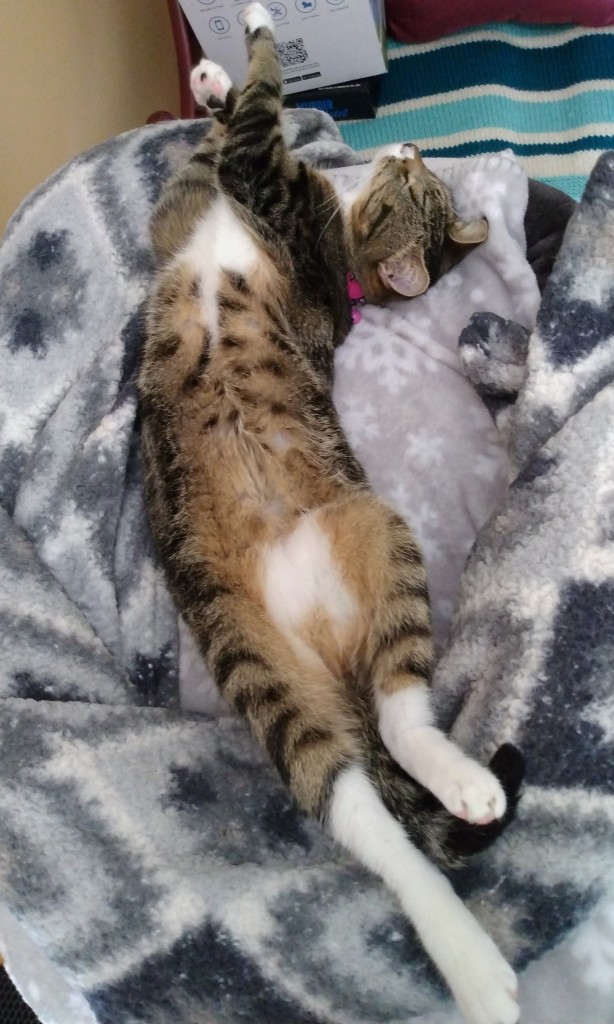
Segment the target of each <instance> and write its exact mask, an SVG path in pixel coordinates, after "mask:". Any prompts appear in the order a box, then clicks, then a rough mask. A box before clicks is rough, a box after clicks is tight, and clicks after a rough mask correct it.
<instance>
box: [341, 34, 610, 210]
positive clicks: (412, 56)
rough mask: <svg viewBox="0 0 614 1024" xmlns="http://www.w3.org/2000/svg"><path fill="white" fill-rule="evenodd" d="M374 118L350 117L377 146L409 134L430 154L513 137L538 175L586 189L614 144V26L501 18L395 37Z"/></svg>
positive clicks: (361, 141) (481, 149) (472, 149)
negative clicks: (411, 39)
mask: <svg viewBox="0 0 614 1024" xmlns="http://www.w3.org/2000/svg"><path fill="white" fill-rule="evenodd" d="M388 60H389V65H388V66H389V70H388V74H387V75H385V76H384V78H383V79H382V84H381V90H380V97H379V106H378V110H377V116H376V118H375V120H371V121H354V122H351V123H343V124H342V125H341V131H342V133H343V136H344V138H345V140H346V142H348V143H349V144H350V145H351V146H353V147H354V148H355V149H358V150H362V151H364V152H366V153H370V152H371V151H372V150H373V149H374V148H376V147H378V146H382V145H384V144H385V143H388V142H395V141H397V140H398V139H411V140H412V141H413V142H415V143H416V145H418V146H419V147H420V149H421V150H422V151H423V153H425V154H427V155H428V156H437V157H444V156H457V157H459V156H474V155H476V154H479V153H496V152H499V150H501V149H504V148H505V147H506V146H511V147H512V148H513V149H514V151H515V153H516V154H517V155H518V156H520V157H521V158H522V161H523V166H524V167H525V168H526V170H527V171H528V173H529V174H530V175H531V177H533V178H536V179H539V180H540V181H545V182H548V183H549V184H551V185H555V186H556V187H557V188H559V189H562V190H563V191H565V192H567V193H568V194H569V195H570V196H573V197H574V198H575V199H579V198H580V195H581V194H582V190H583V188H584V185H585V184H586V180H587V177H588V174H589V172H590V170H591V169H592V167H593V164H594V163H595V160H596V159H597V156H598V155H599V153H601V152H602V151H603V150H606V149H612V148H614V73H613V71H612V69H613V68H614V27H612V26H608V27H604V28H583V27H580V26H578V25H522V24H519V23H517V22H500V23H493V24H490V25H480V26H478V27H476V28H470V29H466V30H464V31H461V32H454V33H451V34H450V35H446V36H444V37H443V38H441V39H437V40H435V41H433V42H429V43H397V42H394V41H393V40H389V41H388Z"/></svg>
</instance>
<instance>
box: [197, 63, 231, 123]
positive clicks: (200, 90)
mask: <svg viewBox="0 0 614 1024" xmlns="http://www.w3.org/2000/svg"><path fill="white" fill-rule="evenodd" d="M203 75H205V78H204V79H203ZM231 87H232V81H231V79H230V77H229V76H228V75H227V74H226V72H225V71H224V68H221V67H220V65H219V64H215V63H214V62H213V61H212V60H207V59H206V58H203V60H201V61H200V63H199V64H197V65H196V67H195V68H193V69H192V73H191V74H190V88H191V90H192V95H193V96H194V99H195V100H196V102H197V103H198V104H199V105H200V106H201V107H205V108H206V109H207V110H210V109H212V108H210V107H209V102H208V101H209V99H210V98H211V97H212V96H214V97H215V98H216V99H218V100H221V101H222V102H224V101H225V99H226V97H227V95H228V93H229V91H230V88H231Z"/></svg>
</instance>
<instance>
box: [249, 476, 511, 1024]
mask: <svg viewBox="0 0 614 1024" xmlns="http://www.w3.org/2000/svg"><path fill="white" fill-rule="evenodd" d="M266 557H267V565H268V566H269V567H270V566H271V563H272V562H273V561H274V562H275V566H274V569H275V571H274V572H273V571H271V572H270V573H269V572H267V573H265V574H264V580H265V600H267V599H268V610H269V613H270V615H271V617H272V618H273V620H274V621H275V622H276V624H277V626H278V628H280V630H282V631H283V632H285V634H286V636H287V637H288V639H290V640H291V642H296V637H297V636H298V637H299V640H302V641H304V642H311V650H312V652H313V653H315V654H316V655H317V657H319V658H320V659H321V662H322V663H323V664H325V665H327V666H328V667H329V668H330V669H331V674H332V673H333V671H334V667H335V662H336V661H337V662H340V663H341V665H342V666H343V669H344V671H343V676H344V677H345V679H347V678H348V676H350V677H351V676H352V670H354V674H355V677H356V679H357V680H361V683H360V685H364V682H365V677H367V682H368V681H369V680H370V684H371V687H372V694H373V700H374V704H375V705H376V706H377V707H378V709H379V723H380V729H381V731H382V734H383V739H384V741H385V743H386V744H387V745H388V746H389V749H390V750H391V753H392V754H393V756H394V757H395V759H396V760H397V761H398V762H399V763H401V764H402V765H403V766H404V767H405V768H406V769H407V770H408V771H411V773H412V774H413V775H414V777H417V778H418V779H419V780H420V781H422V782H423V783H424V785H426V786H428V788H429V789H431V791H432V792H434V793H435V795H436V796H437V797H439V799H440V800H441V801H442V802H443V803H444V805H446V806H447V807H448V809H449V810H450V811H451V812H452V814H457V815H459V816H461V817H462V818H463V819H467V820H469V821H472V822H484V821H491V820H492V819H493V818H498V817H501V816H502V815H503V813H504V811H505V804H506V798H505V794H504V792H503V790H502V788H501V785H500V783H499V782H498V780H497V779H496V778H495V777H494V775H493V774H492V773H491V772H490V771H489V770H488V769H485V768H483V767H482V766H481V765H479V764H477V763H476V762H474V761H472V760H471V759H470V758H468V757H466V756H465V755H464V754H463V753H462V752H461V751H460V750H459V749H458V748H457V747H456V746H455V745H454V744H452V743H451V742H450V741H449V740H448V739H447V738H446V737H445V736H444V735H443V734H442V733H441V732H439V731H438V730H437V729H435V727H434V726H433V724H432V721H431V715H430V711H429V704H428V682H429V679H430V672H431V659H432V654H431V639H430V616H429V606H428V594H427V587H426V574H425V570H424V566H423V563H422V559H421V556H420V553H419V551H418V549H417V546H416V544H415V542H414V540H413V537H412V535H411V533H410V531H409V529H408V528H407V526H406V524H405V522H404V521H403V520H402V519H401V517H400V516H398V515H397V514H396V513H394V512H393V511H392V510H390V509H389V508H388V507H387V506H385V505H384V504H383V503H382V502H380V501H379V500H378V499H377V498H376V497H374V496H373V495H372V494H371V493H369V492H367V491H362V490H360V491H354V492H352V493H349V494H348V493H347V492H346V494H345V495H344V496H340V497H339V499H338V500H337V501H334V502H332V503H330V504H329V505H327V506H324V507H322V508H320V509H319V510H318V511H317V513H314V514H313V515H312V516H310V517H308V518H307V519H305V520H303V522H302V523H301V524H300V526H299V527H298V528H297V530H296V531H295V533H294V535H293V536H292V537H291V538H290V539H289V540H287V541H286V542H284V545H283V552H280V553H279V555H277V554H268V555H267V556H266ZM317 581H320V587H321V589H323V590H326V591H327V594H326V597H324V596H322V598H321V599H319V600H318V598H317V596H316V592H317ZM323 581H324V582H323ZM273 593H274V595H275V596H274V598H273V597H272V596H271V595H272V594H273ZM333 594H334V599H332V600H331V596H332V595H333ZM267 595H268V597H267ZM301 601H302V602H303V603H302V604H301ZM290 607H292V614H290V612H289V611H288V609H289V608H290ZM312 623H317V637H316V638H315V639H313V638H314V629H313V625H311V624H312ZM323 623H325V625H324V626H323ZM308 664H309V662H308V660H305V662H304V668H305V670H307V666H308ZM356 685H359V683H358V682H357V684H356ZM399 709H401V710H400V711H399ZM368 775H369V773H368V770H367V768H366V763H365V761H364V759H363V757H362V756H359V757H358V758H354V759H353V760H352V762H351V763H349V764H345V765H344V764H343V763H338V765H337V768H336V776H335V778H334V782H333V783H332V785H330V781H329V785H330V796H329V798H328V800H327V809H326V813H325V815H324V817H325V820H326V822H327V824H328V827H329V829H330V831H331V833H332V835H333V836H334V838H335V839H336V840H337V841H338V842H340V843H341V844H342V845H343V846H345V847H346V848H347V849H349V850H350V851H351V852H352V853H353V854H354V856H355V857H356V858H357V859H358V860H359V861H360V862H361V863H362V864H364V865H365V866H367V867H368V868H370V869H371V870H372V871H373V872H375V873H376V874H377V875H379V876H380V877H381V878H382V879H383V880H384V881H385V882H386V883H387V885H388V886H389V887H390V888H391V889H392V890H393V891H394V892H395V893H396V895H397V897H398V899H399V901H400V903H401V905H402V907H403V909H404V910H405V912H406V914H407V916H408V917H409V919H410V920H411V922H412V923H413V925H414V927H415V928H416V930H417V932H418V935H419V936H420V939H421V941H422V943H423V944H424V946H425V948H426V950H427V951H428V953H429V954H430V956H431V957H432V959H433V961H434V962H435V964H436V965H437V966H438V968H439V969H440V971H441V972H442V974H443V976H444V977H445V979H446V981H447V982H448V984H449V986H450V988H451V990H452V992H453V993H454V996H455V998H456V1000H457V1002H458V1005H459V1007H460V1008H461V1010H462V1012H463V1013H464V1015H465V1017H466V1018H467V1020H468V1021H470V1022H472V1024H514V1022H515V1021H516V1020H517V1019H518V1013H519V1010H518V1004H517V1002H516V980H515V975H514V972H513V970H512V969H511V967H510V966H509V965H508V964H507V962H506V961H505V960H504V958H503V957H502V956H501V954H500V952H499V951H498V949H497V948H496V946H495V944H494V943H493V942H492V940H491V939H490V938H489V937H488V936H487V935H486V933H485V932H484V931H483V930H482V928H481V927H480V926H479V924H478V923H477V921H476V920H475V918H474V917H473V915H472V914H471V913H470V912H469V911H468V910H467V908H466V907H465V906H464V904H463V903H462V902H461V900H460V899H459V898H458V897H457V896H456V894H455V893H454V891H453V889H452V887H451V885H450V884H449V882H448V881H447V879H446V878H445V877H444V876H443V875H442V874H441V873H440V872H439V870H438V869H437V868H436V867H435V866H434V865H433V864H431V863H430V862H429V860H427V858H426V857H425V856H424V854H423V853H422V852H421V851H420V850H419V849H418V848H417V847H416V846H415V845H414V844H413V843H412V842H411V841H410V840H409V838H408V835H407V832H408V831H411V829H406V830H404V828H403V827H402V826H401V824H400V822H399V821H398V820H396V818H395V817H394V816H393V815H392V814H391V813H390V812H389V810H388V809H387V808H386V807H385V806H384V804H383V802H382V799H381V796H380V793H379V792H378V788H379V787H378V785H377V783H378V780H377V778H375V779H372V778H369V777H368ZM329 780H330V776H329ZM374 783H375V784H374ZM428 827H429V825H428V822H422V823H421V824H420V823H418V822H416V823H415V831H416V833H420V831H421V830H424V831H426V830H427V829H428ZM421 845H424V843H422V844H421Z"/></svg>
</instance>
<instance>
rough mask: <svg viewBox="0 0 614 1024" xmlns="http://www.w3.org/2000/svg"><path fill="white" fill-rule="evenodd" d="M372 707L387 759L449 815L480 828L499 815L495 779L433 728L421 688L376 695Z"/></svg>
mask: <svg viewBox="0 0 614 1024" xmlns="http://www.w3.org/2000/svg"><path fill="white" fill-rule="evenodd" d="M377 705H378V711H379V731H380V735H381V737H382V740H383V741H384V744H385V746H386V747H387V749H388V750H389V752H390V753H391V755H392V757H394V759H395V761H396V762H397V763H398V764H400V765H401V767H402V768H404V769H405V771H406V772H408V774H409V775H411V776H413V778H414V779H417V780H418V782H421V783H422V785H423V786H426V788H427V789H429V790H430V791H431V793H434V794H435V796H436V797H437V798H438V799H439V800H441V802H442V804H443V805H444V806H445V807H447V809H448V810H449V811H450V812H451V814H455V815H456V816H457V817H458V818H463V819H464V820H465V821H470V822H473V823H480V824H486V823H487V822H489V821H492V820H493V819H494V818H501V817H502V816H503V814H504V813H505V807H506V797H505V793H504V792H503V789H502V787H501V784H500V782H499V780H498V779H497V778H495V776H494V775H493V774H492V772H491V771H489V769H488V768H484V767H483V766H482V765H480V764H478V763H477V762H476V761H473V760H472V759H471V758H469V757H467V756H466V754H464V753H463V752H462V750H460V749H459V747H457V746H456V745H455V744H454V743H452V741H451V740H449V739H448V738H447V736H444V734H443V733H442V732H440V730H439V729H437V728H435V726H433V724H432V722H433V716H432V712H431V708H430V704H429V691H428V690H427V689H426V687H424V686H420V685H417V684H413V685H410V686H408V687H407V688H406V689H404V690H398V691H397V692H396V693H392V694H378V695H377Z"/></svg>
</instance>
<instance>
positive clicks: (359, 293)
mask: <svg viewBox="0 0 614 1024" xmlns="http://www.w3.org/2000/svg"><path fill="white" fill-rule="evenodd" d="M348 296H349V299H350V306H351V307H352V323H353V324H358V323H360V321H361V320H362V313H361V312H360V306H364V304H365V302H366V301H367V300H366V299H365V293H364V292H363V290H362V286H361V285H360V282H358V281H357V280H356V278H355V277H354V275H353V274H348Z"/></svg>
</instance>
